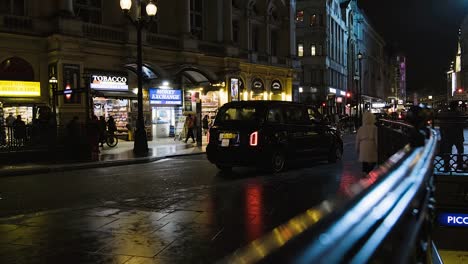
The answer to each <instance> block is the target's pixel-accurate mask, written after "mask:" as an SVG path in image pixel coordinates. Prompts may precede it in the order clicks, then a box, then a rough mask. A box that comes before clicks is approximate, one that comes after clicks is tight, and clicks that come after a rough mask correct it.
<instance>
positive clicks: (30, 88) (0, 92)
mask: <svg viewBox="0 0 468 264" xmlns="http://www.w3.org/2000/svg"><path fill="white" fill-rule="evenodd" d="M0 96H12V97H17V96H21V97H32V96H41V84H40V82H23V81H0Z"/></svg>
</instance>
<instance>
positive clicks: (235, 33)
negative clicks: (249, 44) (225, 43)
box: [232, 20, 239, 43]
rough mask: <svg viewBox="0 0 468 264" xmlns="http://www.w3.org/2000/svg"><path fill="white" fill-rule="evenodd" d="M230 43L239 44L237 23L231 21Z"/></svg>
mask: <svg viewBox="0 0 468 264" xmlns="http://www.w3.org/2000/svg"><path fill="white" fill-rule="evenodd" d="M232 41H233V42H234V43H239V21H237V20H233V21H232Z"/></svg>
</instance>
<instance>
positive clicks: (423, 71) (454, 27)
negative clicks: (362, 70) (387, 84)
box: [359, 0, 468, 95]
mask: <svg viewBox="0 0 468 264" xmlns="http://www.w3.org/2000/svg"><path fill="white" fill-rule="evenodd" d="M359 5H360V6H361V7H362V8H363V9H364V11H365V13H366V15H367V17H369V19H370V20H371V22H372V24H373V25H374V26H375V28H376V29H377V31H378V32H379V33H380V34H381V35H383V37H384V39H385V41H386V43H387V46H392V47H397V50H400V51H402V52H404V53H405V54H406V56H407V61H408V65H407V67H408V68H407V78H408V92H409V93H413V92H418V93H419V94H425V95H428V94H443V93H445V92H446V77H445V76H446V72H447V70H448V67H449V66H450V61H452V60H453V59H454V58H455V55H456V49H457V32H458V29H459V28H460V26H461V23H462V21H463V18H464V17H465V15H468V0H359Z"/></svg>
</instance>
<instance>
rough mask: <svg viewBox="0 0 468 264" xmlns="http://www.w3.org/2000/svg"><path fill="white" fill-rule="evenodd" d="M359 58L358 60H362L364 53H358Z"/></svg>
mask: <svg viewBox="0 0 468 264" xmlns="http://www.w3.org/2000/svg"><path fill="white" fill-rule="evenodd" d="M357 58H358V59H359V60H361V59H362V53H361V52H359V53H358V55H357Z"/></svg>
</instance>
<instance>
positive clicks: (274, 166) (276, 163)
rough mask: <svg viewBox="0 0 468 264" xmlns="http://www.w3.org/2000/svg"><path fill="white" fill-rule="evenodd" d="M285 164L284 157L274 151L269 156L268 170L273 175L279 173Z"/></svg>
mask: <svg viewBox="0 0 468 264" xmlns="http://www.w3.org/2000/svg"><path fill="white" fill-rule="evenodd" d="M285 164H286V156H285V155H284V153H283V152H281V151H278V150H277V151H275V152H273V154H272V155H271V164H270V169H271V171H272V172H273V173H276V172H281V171H282V170H284V167H285Z"/></svg>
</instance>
